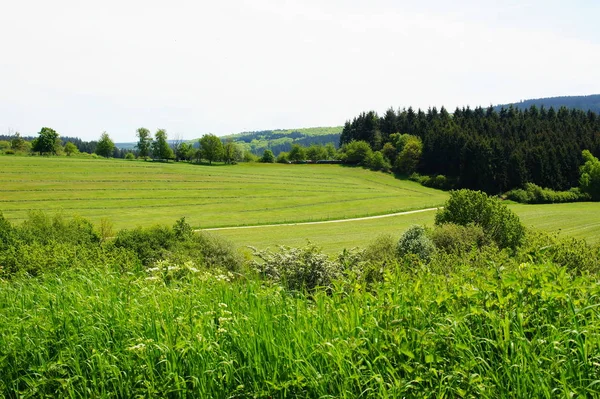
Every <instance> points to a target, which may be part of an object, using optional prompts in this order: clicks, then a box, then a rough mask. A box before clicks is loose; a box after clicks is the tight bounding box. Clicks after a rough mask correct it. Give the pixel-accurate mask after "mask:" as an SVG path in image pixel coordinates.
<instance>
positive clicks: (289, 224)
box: [194, 208, 439, 231]
mask: <svg viewBox="0 0 600 399" xmlns="http://www.w3.org/2000/svg"><path fill="white" fill-rule="evenodd" d="M438 209H439V208H426V209H417V210H415V211H406V212H397V213H388V214H386V215H377V216H365V217H362V218H352V219H337V220H323V221H320V222H300V223H280V224H259V225H255V226H233V227H214V228H210V229H199V230H194V231H218V230H235V229H257V228H260V227H277V226H301V225H309V224H326V223H344V222H357V221H360V220H370V219H383V218H389V217H393V216H402V215H410V214H411V213H421V212H430V211H437V210H438Z"/></svg>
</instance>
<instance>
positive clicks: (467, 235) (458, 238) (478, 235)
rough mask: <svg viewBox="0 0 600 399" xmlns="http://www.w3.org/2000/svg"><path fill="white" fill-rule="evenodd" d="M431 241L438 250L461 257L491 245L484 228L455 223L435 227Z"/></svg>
mask: <svg viewBox="0 0 600 399" xmlns="http://www.w3.org/2000/svg"><path fill="white" fill-rule="evenodd" d="M431 240H432V241H433V244H434V245H435V247H436V248H437V249H439V250H441V251H443V252H446V253H455V254H459V255H460V254H464V253H467V252H470V251H471V250H473V249H479V248H481V247H483V246H485V245H488V244H489V243H490V241H489V239H488V238H487V237H486V235H485V233H484V232H483V228H482V227H481V226H478V225H474V224H469V225H466V226H461V225H458V224H454V223H445V224H442V225H438V226H435V229H434V230H433V232H432V233H431Z"/></svg>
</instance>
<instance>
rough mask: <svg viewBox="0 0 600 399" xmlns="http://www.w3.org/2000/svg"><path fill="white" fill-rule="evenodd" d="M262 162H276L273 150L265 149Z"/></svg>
mask: <svg viewBox="0 0 600 399" xmlns="http://www.w3.org/2000/svg"><path fill="white" fill-rule="evenodd" d="M260 162H262V163H273V162H275V155H273V151H271V150H265V151H264V152H263V155H262V157H261V158H260Z"/></svg>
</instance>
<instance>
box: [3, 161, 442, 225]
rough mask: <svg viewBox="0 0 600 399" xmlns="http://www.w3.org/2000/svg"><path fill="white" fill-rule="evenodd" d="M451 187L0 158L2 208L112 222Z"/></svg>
mask: <svg viewBox="0 0 600 399" xmlns="http://www.w3.org/2000/svg"><path fill="white" fill-rule="evenodd" d="M446 198H447V194H446V193H443V192H441V191H437V190H432V189H428V188H425V187H422V186H420V185H419V184H417V183H414V182H409V181H401V180H397V179H394V178H393V177H392V176H390V175H385V174H383V173H373V172H370V171H367V170H363V169H360V168H346V167H341V166H339V165H280V164H275V165H263V164H239V165H234V166H206V165H192V164H187V163H186V164H183V163H181V164H174V163H169V164H164V163H155V162H143V161H124V160H103V159H81V158H80V159H77V158H73V159H70V158H64V157H63V158H42V157H9V156H4V157H0V210H1V211H2V212H3V213H4V216H5V217H6V218H7V219H8V220H10V221H13V222H19V221H21V220H23V219H24V218H25V217H26V216H27V213H28V212H29V211H31V210H43V211H47V212H58V211H62V212H64V213H65V214H66V215H74V214H77V215H80V216H82V217H85V218H88V219H90V220H91V221H93V222H95V223H98V222H99V221H100V220H101V219H102V218H106V219H108V220H109V221H111V222H112V223H113V224H114V227H115V229H121V228H127V227H133V226H138V225H141V226H148V225H153V224H157V223H159V224H168V225H171V224H173V223H174V221H175V220H177V219H179V218H181V217H182V216H185V217H186V218H187V221H188V222H189V223H190V224H191V225H192V226H193V227H195V228H200V227H201V228H208V227H219V226H242V225H255V224H270V223H285V222H300V221H311V220H327V219H344V218H352V217H358V216H369V215H378V214H385V213H393V212H399V211H406V210H412V209H421V208H428V207H433V206H438V205H441V204H442V203H443V202H444V201H445V199H446Z"/></svg>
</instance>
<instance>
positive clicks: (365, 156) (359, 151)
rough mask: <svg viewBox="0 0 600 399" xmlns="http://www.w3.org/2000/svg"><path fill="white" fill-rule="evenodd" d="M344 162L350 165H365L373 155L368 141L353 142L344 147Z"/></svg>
mask: <svg viewBox="0 0 600 399" xmlns="http://www.w3.org/2000/svg"><path fill="white" fill-rule="evenodd" d="M342 153H343V154H344V157H343V158H344V159H343V161H344V162H346V163H350V164H355V165H356V164H364V163H365V162H367V161H368V160H369V159H371V156H372V155H373V151H372V150H371V146H369V143H367V142H366V141H351V142H350V143H348V144H344V146H343V147H342Z"/></svg>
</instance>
